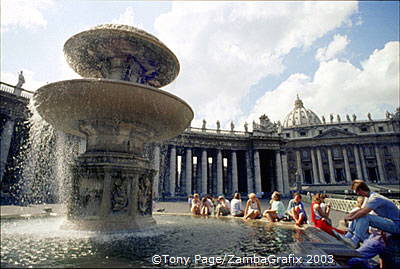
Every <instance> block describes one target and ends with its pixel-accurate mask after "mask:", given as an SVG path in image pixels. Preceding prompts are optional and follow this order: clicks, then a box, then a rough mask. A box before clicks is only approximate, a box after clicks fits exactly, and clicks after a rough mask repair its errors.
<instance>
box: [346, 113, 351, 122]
mask: <svg viewBox="0 0 400 269" xmlns="http://www.w3.org/2000/svg"><path fill="white" fill-rule="evenodd" d="M346 120H347V121H348V122H350V116H349V114H346Z"/></svg>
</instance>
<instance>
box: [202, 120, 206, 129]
mask: <svg viewBox="0 0 400 269" xmlns="http://www.w3.org/2000/svg"><path fill="white" fill-rule="evenodd" d="M206 124H207V122H206V120H205V119H203V125H202V126H201V129H203V130H205V129H206Z"/></svg>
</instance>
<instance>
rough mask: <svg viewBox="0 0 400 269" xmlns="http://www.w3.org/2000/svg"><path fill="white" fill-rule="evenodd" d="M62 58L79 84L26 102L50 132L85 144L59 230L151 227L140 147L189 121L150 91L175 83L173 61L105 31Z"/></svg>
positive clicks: (139, 37)
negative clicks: (65, 213)
mask: <svg viewBox="0 0 400 269" xmlns="http://www.w3.org/2000/svg"><path fill="white" fill-rule="evenodd" d="M64 54H65V56H66V58H67V61H68V63H69V65H70V66H71V67H72V68H73V70H74V71H75V72H77V73H78V74H80V75H81V76H82V77H84V78H83V79H74V80H66V81H59V82H55V83H50V84H47V85H45V86H43V87H41V88H40V89H38V90H37V92H36V94H35V98H34V100H35V106H36V109H37V111H38V113H39V114H40V115H41V117H42V118H43V119H45V120H46V121H47V122H49V123H50V124H51V125H53V127H54V128H56V129H58V130H61V131H63V132H65V133H68V134H72V135H76V136H80V137H84V138H85V139H86V152H84V153H83V154H81V155H80V156H79V157H78V158H77V160H76V164H75V167H74V173H73V174H74V176H73V178H72V192H71V194H70V199H69V202H68V220H67V222H66V223H64V225H63V227H65V228H67V229H79V230H96V231H118V230H130V229H137V228H141V227H144V226H148V225H151V224H153V223H155V221H154V220H153V218H152V182H153V174H154V172H155V171H154V170H153V169H152V168H151V163H150V161H149V160H148V159H146V157H145V154H144V145H145V143H148V142H158V141H163V140H166V139H169V138H172V137H175V136H177V135H179V134H180V133H182V132H183V131H184V130H185V128H186V127H188V126H189V125H190V122H191V120H192V119H193V111H192V109H191V108H190V107H189V105H188V104H186V103H185V102H184V101H183V100H181V99H180V98H178V97H176V96H174V95H172V94H169V93H167V92H165V91H162V90H160V89H158V87H162V86H165V85H167V84H168V83H170V82H172V81H173V80H174V79H175V78H176V76H177V75H178V72H179V62H178V59H177V58H176V56H175V55H174V54H173V53H172V52H171V51H170V50H169V49H168V48H167V47H166V46H165V45H164V44H163V43H161V42H160V41H159V40H158V39H157V38H156V37H154V36H152V35H150V34H148V33H146V32H144V31H142V30H139V29H137V28H134V27H131V26H125V25H111V24H106V25H99V26H97V27H94V28H92V29H90V30H87V31H84V32H81V33H79V34H76V35H74V36H73V37H71V38H70V39H69V40H67V42H66V43H65V45H64Z"/></svg>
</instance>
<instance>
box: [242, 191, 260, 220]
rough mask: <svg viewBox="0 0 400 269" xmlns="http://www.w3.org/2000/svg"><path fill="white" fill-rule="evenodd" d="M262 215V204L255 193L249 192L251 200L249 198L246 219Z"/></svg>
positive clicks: (245, 211)
mask: <svg viewBox="0 0 400 269" xmlns="http://www.w3.org/2000/svg"><path fill="white" fill-rule="evenodd" d="M260 215H261V204H260V200H259V199H258V198H257V196H256V194H255V193H250V194H249V200H247V203H246V208H245V209H244V217H243V219H244V220H247V219H255V218H257V217H258V216H260Z"/></svg>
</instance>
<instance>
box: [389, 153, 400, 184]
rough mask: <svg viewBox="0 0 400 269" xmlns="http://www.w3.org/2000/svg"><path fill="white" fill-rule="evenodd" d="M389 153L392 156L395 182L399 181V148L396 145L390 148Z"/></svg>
mask: <svg viewBox="0 0 400 269" xmlns="http://www.w3.org/2000/svg"><path fill="white" fill-rule="evenodd" d="M390 152H391V155H392V159H393V162H394V166H395V167H396V177H397V180H400V146H398V145H393V146H391V147H390Z"/></svg>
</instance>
